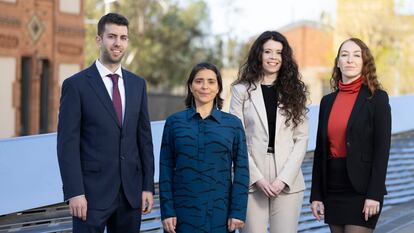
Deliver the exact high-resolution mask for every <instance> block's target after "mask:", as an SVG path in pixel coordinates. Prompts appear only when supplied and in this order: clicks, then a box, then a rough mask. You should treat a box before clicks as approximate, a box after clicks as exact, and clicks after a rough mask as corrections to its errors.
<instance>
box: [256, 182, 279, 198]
mask: <svg viewBox="0 0 414 233" xmlns="http://www.w3.org/2000/svg"><path fill="white" fill-rule="evenodd" d="M254 184H255V185H256V187H257V188H259V189H260V190H261V191H262V192H263V193H264V194H265V195H266V196H267V197H276V196H277V194H276V189H275V188H274V187H273V186H272V185H270V183H269V182H268V181H267V180H266V179H264V178H263V179H261V180H258V181H256V183H254Z"/></svg>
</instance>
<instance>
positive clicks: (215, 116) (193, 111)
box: [187, 107, 222, 123]
mask: <svg viewBox="0 0 414 233" xmlns="http://www.w3.org/2000/svg"><path fill="white" fill-rule="evenodd" d="M221 114H222V113H221V111H220V110H219V109H218V108H215V107H213V110H212V111H211V114H210V116H208V117H207V118H212V119H214V120H215V121H217V123H220V122H221ZM194 116H199V117H200V118H201V116H200V114H199V113H198V112H197V111H196V109H195V108H194V107H191V108H188V109H187V119H188V120H190V119H191V118H193V117H194ZM207 118H206V119H207Z"/></svg>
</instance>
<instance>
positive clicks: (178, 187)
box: [159, 63, 249, 233]
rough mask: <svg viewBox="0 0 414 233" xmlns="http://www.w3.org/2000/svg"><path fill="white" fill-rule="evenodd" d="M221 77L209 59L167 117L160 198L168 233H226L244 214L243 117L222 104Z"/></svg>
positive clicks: (238, 224) (194, 72)
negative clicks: (182, 106)
mask: <svg viewBox="0 0 414 233" xmlns="http://www.w3.org/2000/svg"><path fill="white" fill-rule="evenodd" d="M222 89H223V86H222V79H221V76H220V73H219V71H218V70H217V68H216V67H215V66H214V65H212V64H210V63H200V64H198V65H196V66H195V67H194V68H193V69H192V71H191V74H190V77H189V79H188V80H187V91H188V94H187V97H186V101H185V103H186V106H187V109H186V110H184V111H181V112H177V113H175V114H173V115H171V116H169V117H168V118H167V120H166V122H165V126H164V132H163V138H162V145H161V154H160V178H159V184H160V201H161V218H162V221H163V227H164V230H165V231H166V232H169V233H175V232H177V233H227V232H232V231H234V230H235V229H237V228H241V227H242V226H243V224H244V221H245V217H246V207H247V193H248V182H249V170H248V159H247V149H246V140H245V135H244V130H243V126H242V123H241V121H240V120H239V119H238V118H237V117H235V116H233V115H231V114H228V113H225V112H222V111H221V110H220V109H221V107H222V105H223V100H222V99H221V98H220V93H221V91H222Z"/></svg>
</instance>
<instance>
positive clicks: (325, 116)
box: [320, 91, 338, 138]
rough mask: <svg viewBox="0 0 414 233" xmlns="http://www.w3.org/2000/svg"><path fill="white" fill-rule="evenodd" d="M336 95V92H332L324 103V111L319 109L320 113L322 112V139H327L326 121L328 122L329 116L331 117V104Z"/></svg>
mask: <svg viewBox="0 0 414 233" xmlns="http://www.w3.org/2000/svg"><path fill="white" fill-rule="evenodd" d="M337 95H338V91H336V92H334V93H333V94H332V95H331V96H330V97H329V98H328V99H327V102H326V106H325V107H326V108H325V109H320V111H324V112H323V124H324V127H323V131H322V132H323V134H324V135H323V138H328V121H329V116H330V115H331V110H332V106H333V103H334V102H335V99H336V96H337Z"/></svg>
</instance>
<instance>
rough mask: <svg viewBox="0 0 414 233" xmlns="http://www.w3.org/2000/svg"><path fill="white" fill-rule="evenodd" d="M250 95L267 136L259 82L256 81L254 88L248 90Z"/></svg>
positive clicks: (265, 116) (266, 124)
mask: <svg viewBox="0 0 414 233" xmlns="http://www.w3.org/2000/svg"><path fill="white" fill-rule="evenodd" d="M250 95H251V99H252V102H253V105H254V107H255V108H256V111H257V114H258V115H259V118H260V121H261V122H262V124H263V127H264V129H265V130H266V133H267V136H269V130H268V123H267V114H266V107H265V104H264V99H263V92H262V87H261V86H260V84H258V83H256V89H255V90H252V91H251V92H250Z"/></svg>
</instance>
